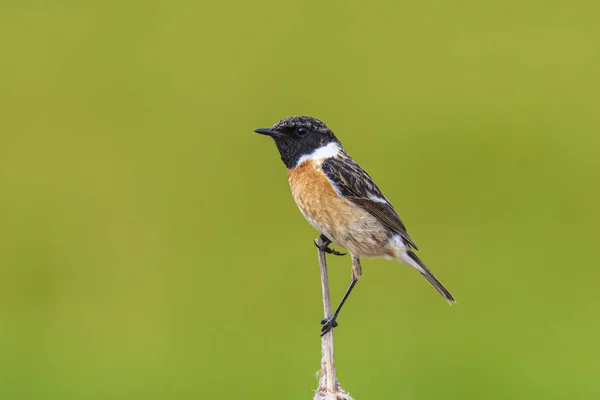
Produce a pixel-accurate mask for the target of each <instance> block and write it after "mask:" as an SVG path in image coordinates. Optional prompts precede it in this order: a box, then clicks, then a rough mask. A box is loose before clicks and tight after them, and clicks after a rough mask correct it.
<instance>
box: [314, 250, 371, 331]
mask: <svg viewBox="0 0 600 400" xmlns="http://www.w3.org/2000/svg"><path fill="white" fill-rule="evenodd" d="M361 275H362V268H361V266H360V258H358V257H354V256H352V281H350V286H348V289H346V293H345V294H344V297H342V301H340V304H339V305H338V306H337V308H336V309H335V312H334V313H333V315H332V316H331V317H329V318H323V320H321V325H323V328H321V336H323V335H325V334H326V333H327V332H329V331H330V330H332V329H333V328H335V327H336V326H338V323H337V322H336V319H337V317H338V315H339V313H340V311H341V309H342V306H343V305H344V303H345V302H346V300H347V299H348V296H350V292H352V289H354V286H355V285H356V283H357V282H358V280H359V279H360V276H361Z"/></svg>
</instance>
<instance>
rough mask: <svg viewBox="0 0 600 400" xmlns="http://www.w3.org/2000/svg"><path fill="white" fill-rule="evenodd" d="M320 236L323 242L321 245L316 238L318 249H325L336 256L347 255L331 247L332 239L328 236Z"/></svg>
mask: <svg viewBox="0 0 600 400" xmlns="http://www.w3.org/2000/svg"><path fill="white" fill-rule="evenodd" d="M319 238H320V239H321V243H322V244H321V245H319V242H318V239H316V240H315V246H317V249H319V250H321V251H324V252H325V253H327V254H333V255H334V256H345V255H346V253H340V252H339V251H336V250H333V249H331V248H329V245H330V244H331V240H330V239H329V238H328V237H327V236H325V235H321V236H320V237H319Z"/></svg>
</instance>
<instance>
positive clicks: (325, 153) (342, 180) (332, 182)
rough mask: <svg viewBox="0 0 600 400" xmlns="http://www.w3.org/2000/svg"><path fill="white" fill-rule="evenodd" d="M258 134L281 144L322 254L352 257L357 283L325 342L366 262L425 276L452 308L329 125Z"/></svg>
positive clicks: (297, 120) (327, 322)
mask: <svg viewBox="0 0 600 400" xmlns="http://www.w3.org/2000/svg"><path fill="white" fill-rule="evenodd" d="M254 132H256V133H259V134H262V135H266V136H270V137H271V138H273V140H274V141H275V145H276V146H277V149H278V150H279V154H280V156H281V160H282V161H283V163H284V164H285V166H286V167H287V176H288V182H289V185H290V188H291V192H292V195H293V198H294V200H295V202H296V204H297V206H298V208H299V209H300V212H301V213H302V215H303V216H304V218H306V220H307V221H308V222H309V223H310V224H311V225H312V226H313V227H314V228H315V229H316V230H317V231H318V232H319V233H320V236H319V238H320V239H321V240H320V245H319V244H317V243H318V242H315V244H317V247H319V248H320V250H322V251H326V252H327V253H330V254H334V255H344V254H345V253H340V252H337V251H335V250H333V249H331V248H329V247H328V246H329V244H331V243H333V244H336V245H338V246H341V247H343V248H345V249H346V250H347V252H348V253H350V256H351V259H352V279H351V281H350V285H349V286H348V289H347V290H346V292H345V294H344V296H343V298H342V300H341V301H340V303H339V305H338V307H337V308H336V310H335V312H334V313H333V314H332V315H331V316H330V317H328V318H324V319H323V320H322V321H321V324H322V328H321V336H323V335H324V334H326V333H327V332H329V331H330V330H332V329H333V328H335V327H336V326H338V324H337V318H338V315H339V313H340V311H341V309H342V306H343V305H344V303H345V302H346V300H347V299H348V297H349V295H350V293H351V292H352V289H353V288H354V287H355V285H356V283H357V282H358V280H359V279H360V277H361V276H362V266H361V258H363V257H384V258H388V259H396V260H398V261H399V262H401V263H403V264H408V265H409V266H411V267H413V268H414V269H416V270H417V271H419V272H420V273H421V275H423V276H424V277H425V279H427V281H428V282H429V283H430V284H431V285H432V286H433V287H434V288H435V289H436V290H437V291H438V292H439V293H440V294H441V295H442V297H443V298H444V299H445V300H446V301H447V302H448V303H449V304H452V303H455V302H456V301H455V300H454V297H452V295H451V294H450V292H449V291H448V290H447V289H446V288H445V287H444V285H442V284H441V283H440V281H438V280H437V278H436V277H435V276H434V275H433V273H432V272H431V271H430V270H429V268H427V267H426V266H425V264H424V263H423V261H421V259H420V258H419V257H418V256H417V255H416V253H415V251H417V250H418V248H417V245H416V244H415V242H414V241H413V240H412V239H411V237H410V236H409V235H408V232H407V230H406V226H405V225H404V223H403V222H402V220H401V219H400V217H399V216H398V213H397V212H396V210H395V209H394V207H393V206H392V204H391V203H390V201H389V200H388V199H387V198H386V197H385V196H384V195H383V193H382V192H381V190H380V189H379V187H377V185H376V184H375V182H374V181H373V179H372V178H371V176H369V174H368V173H367V172H366V171H365V170H364V169H363V168H362V167H361V166H360V165H359V164H358V163H357V162H356V161H354V159H353V158H352V157H350V155H348V153H347V152H346V151H345V150H344V148H343V147H342V144H341V142H340V141H339V140H338V138H337V137H336V136H335V135H334V133H333V132H332V131H331V129H329V127H328V126H327V125H325V123H323V122H322V121H320V120H318V119H316V118H313V117H308V116H296V115H295V116H291V117H287V118H284V119H282V120H280V121H278V122H277V123H275V124H274V125H273V126H272V127H271V128H258V129H255V130H254Z"/></svg>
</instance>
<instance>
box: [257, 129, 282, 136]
mask: <svg viewBox="0 0 600 400" xmlns="http://www.w3.org/2000/svg"><path fill="white" fill-rule="evenodd" d="M254 132H256V133H260V134H261V135H267V136H271V137H277V136H279V132H277V131H274V130H273V129H271V128H258V129H255V130H254Z"/></svg>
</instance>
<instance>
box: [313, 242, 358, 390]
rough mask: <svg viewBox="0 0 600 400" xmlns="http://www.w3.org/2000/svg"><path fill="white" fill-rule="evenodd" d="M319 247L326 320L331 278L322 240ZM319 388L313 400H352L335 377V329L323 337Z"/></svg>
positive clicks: (329, 305)
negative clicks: (328, 273)
mask: <svg viewBox="0 0 600 400" xmlns="http://www.w3.org/2000/svg"><path fill="white" fill-rule="evenodd" d="M317 244H318V245H319V266H320V267H321V289H322V293H323V313H324V314H325V318H329V317H330V316H331V304H330V301H329V278H328V277H327V260H326V258H325V252H324V251H323V250H321V248H322V247H323V245H324V244H325V243H324V242H323V241H322V240H321V238H320V237H319V238H318V239H317ZM319 376H320V378H319V388H318V389H317V391H316V393H315V397H314V398H313V400H352V398H351V397H350V396H349V395H348V394H347V393H346V392H345V391H344V390H343V389H342V387H341V386H340V384H339V382H338V381H337V378H336V376H335V364H334V360H333V329H331V330H330V331H329V332H327V333H326V334H325V335H323V337H321V372H320V373H319Z"/></svg>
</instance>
